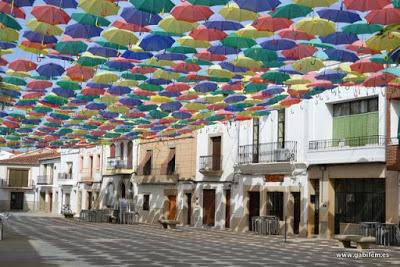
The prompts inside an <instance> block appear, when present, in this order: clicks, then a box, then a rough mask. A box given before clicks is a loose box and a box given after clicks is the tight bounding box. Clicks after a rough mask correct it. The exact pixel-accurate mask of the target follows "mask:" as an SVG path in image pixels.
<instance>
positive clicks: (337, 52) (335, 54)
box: [324, 48, 359, 62]
mask: <svg viewBox="0 0 400 267" xmlns="http://www.w3.org/2000/svg"><path fill="white" fill-rule="evenodd" d="M324 52H325V54H326V55H327V56H328V58H329V59H330V60H335V61H340V62H355V61H357V60H359V58H358V56H357V55H356V54H355V53H353V52H349V51H346V50H341V49H335V48H331V49H326V50H325V51H324Z"/></svg>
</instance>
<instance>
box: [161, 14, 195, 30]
mask: <svg viewBox="0 0 400 267" xmlns="http://www.w3.org/2000/svg"><path fill="white" fill-rule="evenodd" d="M158 26H160V28H162V29H164V30H165V31H166V32H172V33H178V34H181V33H185V32H189V31H191V30H193V29H195V28H196V27H197V26H198V24H197V23H190V22H187V21H182V20H177V19H176V18H174V17H173V16H168V17H165V18H163V19H162V20H160V22H159V23H158Z"/></svg>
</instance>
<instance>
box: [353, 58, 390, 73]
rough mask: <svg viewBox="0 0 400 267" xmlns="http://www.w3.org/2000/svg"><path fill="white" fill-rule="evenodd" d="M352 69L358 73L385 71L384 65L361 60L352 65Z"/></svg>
mask: <svg viewBox="0 0 400 267" xmlns="http://www.w3.org/2000/svg"><path fill="white" fill-rule="evenodd" d="M350 68H351V70H352V71H356V72H358V73H367V72H377V71H380V70H383V64H380V63H377V62H371V61H370V60H369V59H361V60H358V61H356V62H354V63H353V64H351V65H350Z"/></svg>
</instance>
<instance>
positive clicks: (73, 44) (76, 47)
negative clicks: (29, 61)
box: [55, 41, 88, 55]
mask: <svg viewBox="0 0 400 267" xmlns="http://www.w3.org/2000/svg"><path fill="white" fill-rule="evenodd" d="M87 48H88V46H87V44H85V43H84V42H82V41H64V42H59V43H57V44H56V47H55V49H56V50H57V51H58V52H60V53H61V54H67V55H77V54H80V53H82V52H84V51H86V49H87Z"/></svg>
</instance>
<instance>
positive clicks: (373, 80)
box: [363, 72, 396, 87]
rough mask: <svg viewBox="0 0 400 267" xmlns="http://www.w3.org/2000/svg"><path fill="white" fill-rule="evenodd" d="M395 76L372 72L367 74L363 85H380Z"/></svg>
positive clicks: (385, 83)
mask: <svg viewBox="0 0 400 267" xmlns="http://www.w3.org/2000/svg"><path fill="white" fill-rule="evenodd" d="M395 78H396V76H394V75H392V74H387V73H382V72H378V73H374V74H372V75H371V76H369V77H368V78H367V79H366V80H365V81H364V82H363V85H364V86H365V87H382V86H386V85H388V83H389V82H390V81H391V80H393V79H395Z"/></svg>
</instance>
